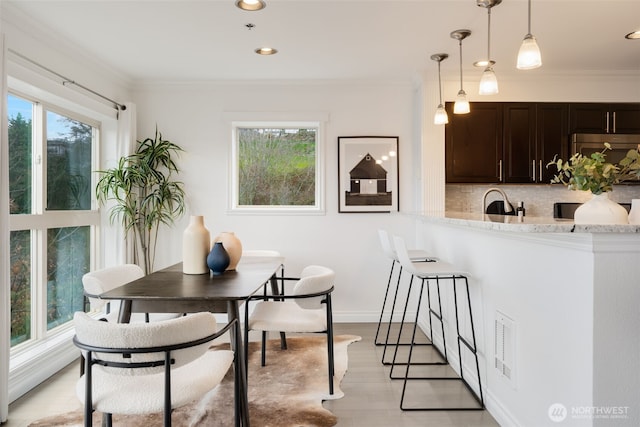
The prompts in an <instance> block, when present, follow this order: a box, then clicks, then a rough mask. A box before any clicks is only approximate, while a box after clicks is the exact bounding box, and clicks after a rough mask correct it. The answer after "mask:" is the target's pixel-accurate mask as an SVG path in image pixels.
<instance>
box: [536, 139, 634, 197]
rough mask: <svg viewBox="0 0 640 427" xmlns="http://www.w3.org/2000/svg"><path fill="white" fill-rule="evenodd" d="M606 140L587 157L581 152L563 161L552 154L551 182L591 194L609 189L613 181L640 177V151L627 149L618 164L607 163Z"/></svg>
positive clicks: (614, 182) (607, 145)
mask: <svg viewBox="0 0 640 427" xmlns="http://www.w3.org/2000/svg"><path fill="white" fill-rule="evenodd" d="M610 149H611V145H610V144H609V143H605V144H604V148H603V149H602V151H600V152H595V153H592V154H591V155H590V156H588V157H586V156H583V155H582V154H580V153H575V154H573V155H572V156H571V157H570V158H569V160H567V161H566V162H565V161H563V160H562V159H558V158H557V156H554V160H553V161H552V162H549V164H547V167H549V166H551V165H555V166H556V169H557V170H558V174H556V175H555V176H554V177H553V178H552V180H551V182H552V183H562V184H564V185H566V186H567V187H568V188H569V189H571V190H589V191H591V192H592V193H593V194H601V193H603V192H607V191H611V190H612V189H613V184H617V183H620V182H623V181H628V180H630V179H640V151H639V150H637V149H636V150H629V152H627V154H626V156H625V158H624V159H622V160H621V161H620V162H619V163H618V164H613V163H607V162H606V155H607V153H606V152H607V151H608V150H610Z"/></svg>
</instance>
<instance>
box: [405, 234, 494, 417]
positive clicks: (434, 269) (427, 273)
mask: <svg viewBox="0 0 640 427" xmlns="http://www.w3.org/2000/svg"><path fill="white" fill-rule="evenodd" d="M393 242H394V248H395V253H396V254H397V256H398V260H399V262H400V265H401V266H402V267H403V268H404V269H405V270H406V271H408V272H410V273H411V275H412V277H411V282H413V278H414V277H417V278H419V279H421V285H420V291H419V295H418V302H417V307H416V318H418V317H419V314H420V307H421V305H422V297H423V293H424V288H425V283H426V285H427V298H428V299H429V302H428V304H427V305H428V308H429V324H430V329H431V334H432V335H433V328H432V323H431V321H432V317H434V318H435V319H437V320H438V321H439V322H440V325H441V331H442V340H443V346H444V349H443V350H444V354H442V352H440V354H441V355H442V356H443V357H444V358H445V361H447V362H448V360H447V355H446V338H445V331H444V325H443V321H442V320H443V319H442V304H441V300H440V282H441V281H442V280H451V281H452V289H453V302H454V308H455V318H456V333H457V344H458V360H459V368H460V377H447V376H420V377H411V376H410V375H409V370H410V367H411V365H412V363H411V359H412V356H413V349H414V346H415V345H414V343H415V335H416V330H417V322H416V323H415V324H414V327H413V332H412V337H411V347H410V349H409V357H408V360H407V363H406V364H405V375H404V378H403V380H404V383H403V386H402V396H401V398H400V409H402V410H403V411H440V410H447V411H465V410H467V411H468V410H482V409H484V396H483V393H482V379H481V377H480V363H479V361H478V352H477V344H476V334H475V328H474V324H473V313H472V310H471V297H470V295H469V281H468V279H467V276H466V273H463V272H460V271H459V270H458V269H456V268H455V266H453V265H452V264H449V263H446V262H443V261H438V262H435V263H415V262H412V261H411V259H410V258H409V254H408V252H407V249H406V246H405V243H404V240H403V239H402V238H400V237H394V239H393ZM430 280H433V281H435V285H436V291H437V299H438V310H437V311H436V310H434V309H433V308H432V307H431V299H430V295H429V281H430ZM458 280H461V281H463V282H464V287H465V290H466V295H467V304H468V305H467V306H468V308H469V320H470V324H471V342H469V341H468V340H467V339H466V338H465V337H463V336H462V335H461V334H460V322H459V318H458V292H457V285H456V281H458ZM408 302H409V299H408V298H407V304H408ZM405 311H406V308H405ZM399 341H400V334H399V335H398V342H399ZM432 342H433V340H432ZM463 345H464V347H465V348H467V350H468V351H469V352H470V353H471V354H472V355H473V356H474V360H475V365H476V374H477V376H478V392H477V393H476V392H475V391H474V390H473V388H472V387H471V385H470V384H469V382H468V381H467V379H466V378H465V376H464V370H463V368H462V346H463ZM433 347H434V348H435V349H438V348H437V346H436V345H434V346H433ZM433 364H435V363H433ZM392 369H393V366H392ZM409 380H429V381H452V380H458V381H462V382H463V384H464V385H465V386H466V388H467V389H468V390H469V392H470V393H471V395H472V396H473V397H474V399H475V400H476V401H477V403H478V405H479V406H478V405H474V406H461V407H405V405H404V400H405V394H406V390H407V382H408V381H409Z"/></svg>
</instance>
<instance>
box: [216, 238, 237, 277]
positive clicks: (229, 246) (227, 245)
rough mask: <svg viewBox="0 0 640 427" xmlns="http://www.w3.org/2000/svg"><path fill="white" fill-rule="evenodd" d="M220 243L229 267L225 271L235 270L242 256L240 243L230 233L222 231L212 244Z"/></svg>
mask: <svg viewBox="0 0 640 427" xmlns="http://www.w3.org/2000/svg"><path fill="white" fill-rule="evenodd" d="M215 242H222V246H224V249H225V250H226V251H227V253H228V254H229V267H227V270H235V269H236V266H237V265H238V263H239V262H240V257H241V256H242V242H240V239H238V238H237V237H236V235H235V234H234V233H233V232H232V231H223V232H222V233H220V234H219V235H217V236H216V237H215V238H214V239H213V243H215Z"/></svg>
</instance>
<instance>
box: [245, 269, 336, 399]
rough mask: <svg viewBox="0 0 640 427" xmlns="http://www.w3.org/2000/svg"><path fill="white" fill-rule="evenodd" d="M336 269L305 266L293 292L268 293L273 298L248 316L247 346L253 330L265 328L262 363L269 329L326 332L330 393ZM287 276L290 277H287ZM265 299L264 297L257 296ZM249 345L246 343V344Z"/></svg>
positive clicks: (331, 390) (258, 305)
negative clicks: (332, 305)
mask: <svg viewBox="0 0 640 427" xmlns="http://www.w3.org/2000/svg"><path fill="white" fill-rule="evenodd" d="M334 279H335V273H334V272H333V270H331V269H329V268H327V267H323V266H319V265H310V266H307V267H305V268H304V269H303V270H302V273H301V274H300V278H299V279H297V282H296V284H295V285H294V287H293V290H292V291H291V293H287V294H286V295H277V296H275V297H274V296H269V297H267V298H272V300H263V301H260V302H258V303H257V304H256V305H255V308H254V309H253V312H252V313H251V315H250V316H249V315H248V311H247V316H246V318H245V334H244V337H245V346H248V339H249V338H248V337H249V331H250V330H257V331H263V334H262V366H265V364H266V354H265V352H266V332H268V331H277V332H287V333H325V334H327V357H328V373H329V394H333V376H334V363H333V314H332V309H331V292H333V288H334ZM285 280H287V279H285ZM256 298H261V299H264V298H265V297H264V296H262V297H256ZM245 348H246V347H245Z"/></svg>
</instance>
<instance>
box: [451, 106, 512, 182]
mask: <svg viewBox="0 0 640 427" xmlns="http://www.w3.org/2000/svg"><path fill="white" fill-rule="evenodd" d="M445 108H446V110H447V114H448V115H449V123H448V124H447V125H446V127H445V163H446V180H447V182H451V183H456V182H458V183H462V182H465V183H473V182H475V183H482V182H501V181H502V168H501V163H502V104H501V103H496V102H480V103H472V105H471V112H470V113H469V114H453V103H452V102H447V103H446V106H445Z"/></svg>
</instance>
